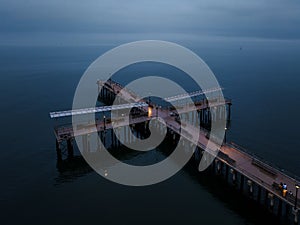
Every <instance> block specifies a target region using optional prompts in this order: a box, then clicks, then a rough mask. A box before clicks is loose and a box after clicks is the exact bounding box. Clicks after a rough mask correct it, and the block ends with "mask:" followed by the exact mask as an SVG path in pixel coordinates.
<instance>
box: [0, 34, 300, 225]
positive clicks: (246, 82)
mask: <svg viewBox="0 0 300 225" xmlns="http://www.w3.org/2000/svg"><path fill="white" fill-rule="evenodd" d="M185 46H186V47H188V48H190V49H191V50H193V51H195V52H196V53H197V54H198V55H199V56H200V57H202V58H203V59H204V61H205V62H206V63H207V64H208V65H209V66H210V67H211V69H212V70H213V72H214V73H215V75H216V77H217V78H218V80H219V83H220V84H221V86H223V87H224V93H225V96H226V97H228V98H231V99H232V101H233V107H232V122H231V128H230V130H229V132H228V136H227V139H228V140H229V141H233V142H235V143H237V144H239V145H241V146H243V147H246V148H247V149H248V150H249V151H251V152H253V153H255V154H256V155H258V156H260V157H262V158H264V159H265V160H267V161H269V162H271V163H273V164H276V165H278V166H279V167H281V168H283V169H285V170H288V171H291V172H292V173H294V174H295V175H298V176H299V175H300V163H299V157H300V153H299V150H298V147H299V146H300V138H299V131H298V130H299V125H300V118H299V115H300V105H299V103H300V88H299V87H300V86H299V82H300V63H299V59H300V45H299V43H297V42H296V41H262V40H260V41H241V42H238V43H237V42H236V41H224V42H216V43H203V44H201V43H200V44H198V45H194V44H190V43H186V44H185ZM112 47H115V46H114V45H112V46H107V45H106V46H64V47H62V46H59V47H58V46H56V47H53V46H2V47H0V90H1V95H0V102H1V104H0V109H1V123H0V124H1V153H0V171H1V172H0V173H1V180H2V182H1V186H0V190H1V194H0V200H1V206H0V207H1V217H0V223H1V224H263V223H265V221H269V220H270V217H268V216H267V213H264V212H260V210H255V206H251V205H249V204H248V203H247V201H246V200H244V199H242V198H241V197H240V196H235V195H234V194H233V195H227V194H228V191H226V190H225V189H224V187H222V186H221V185H219V183H218V182H216V183H214V181H213V179H212V180H210V181H207V180H203V179H201V177H200V178H199V177H198V175H197V174H196V173H194V172H191V171H190V170H189V169H188V168H187V169H184V170H182V171H180V172H179V173H177V174H176V175H175V176H173V177H172V178H170V179H168V180H166V181H164V182H162V183H159V184H156V185H152V186H147V187H127V186H122V185H119V184H115V183H112V182H110V181H108V180H106V179H104V178H102V177H101V176H99V175H97V174H96V173H95V172H92V171H91V172H88V173H84V174H80V175H78V174H72V173H68V174H61V173H60V172H59V171H58V170H57V168H56V152H55V137H54V134H53V126H54V125H55V124H56V123H57V122H55V121H51V120H50V118H49V114H48V113H49V112H50V111H54V110H63V109H70V108H71V105H72V99H73V94H74V91H75V88H76V85H77V83H78V81H79V79H80V77H81V76H82V74H83V72H84V71H85V69H86V68H87V67H88V65H89V64H90V63H91V62H93V60H95V59H96V58H97V57H98V56H99V55H101V54H102V53H104V52H105V51H107V50H109V49H110V48H112ZM241 47H242V48H241ZM260 213H262V214H260ZM262 215H263V216H264V217H265V218H264V219H260V218H259V217H261V216H262Z"/></svg>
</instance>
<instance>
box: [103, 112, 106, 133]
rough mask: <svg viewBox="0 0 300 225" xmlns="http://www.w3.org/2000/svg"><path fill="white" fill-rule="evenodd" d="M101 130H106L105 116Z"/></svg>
mask: <svg viewBox="0 0 300 225" xmlns="http://www.w3.org/2000/svg"><path fill="white" fill-rule="evenodd" d="M103 129H104V130H105V129H106V126H105V115H104V116H103Z"/></svg>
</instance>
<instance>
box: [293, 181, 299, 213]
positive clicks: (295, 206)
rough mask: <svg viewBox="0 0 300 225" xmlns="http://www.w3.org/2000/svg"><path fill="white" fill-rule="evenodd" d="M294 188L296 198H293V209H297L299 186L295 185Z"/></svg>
mask: <svg viewBox="0 0 300 225" xmlns="http://www.w3.org/2000/svg"><path fill="white" fill-rule="evenodd" d="M295 188H296V197H295V205H294V209H295V210H296V209H297V204H298V189H299V185H298V184H295Z"/></svg>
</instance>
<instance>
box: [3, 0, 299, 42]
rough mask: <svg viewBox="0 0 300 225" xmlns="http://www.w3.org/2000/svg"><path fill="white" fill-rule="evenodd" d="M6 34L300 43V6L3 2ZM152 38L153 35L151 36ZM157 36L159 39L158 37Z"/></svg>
mask: <svg viewBox="0 0 300 225" xmlns="http://www.w3.org/2000/svg"><path fill="white" fill-rule="evenodd" d="M0 2H1V3H0V4H1V7H0V21H1V22H0V32H1V34H2V35H4V36H3V37H5V36H7V35H9V34H12V33H20V32H22V33H24V34H25V33H26V34H28V33H43V32H46V33H51V32H52V33H56V34H59V33H60V34H63V33H64V34H70V33H72V34H76V35H79V34H86V35H89V34H93V35H95V34H98V35H108V34H115V35H122V34H132V35H134V34H145V36H146V37H147V34H170V35H172V34H174V33H176V34H185V35H204V34H205V35H221V36H250V37H267V38H286V39H298V38H300V29H299V27H300V2H299V1H296V0H285V1H281V0H252V1H241V0H226V1H225V0H223V1H220V0H219V1H214V0H202V1H201V0H198V1H197V0H185V1H182V0H165V1H162V0H152V1H146V0H131V1H130V0H127V1H112V0H88V1H79V0H64V1H62V0H51V1H49V0H48V1H45V0H27V1H18V0H16V1H11V0H0ZM150 36H151V35H150ZM152 36H155V35H152Z"/></svg>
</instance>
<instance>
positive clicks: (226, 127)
mask: <svg viewBox="0 0 300 225" xmlns="http://www.w3.org/2000/svg"><path fill="white" fill-rule="evenodd" d="M226 131H227V127H225V135H224V143H226V139H227V138H226Z"/></svg>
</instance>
